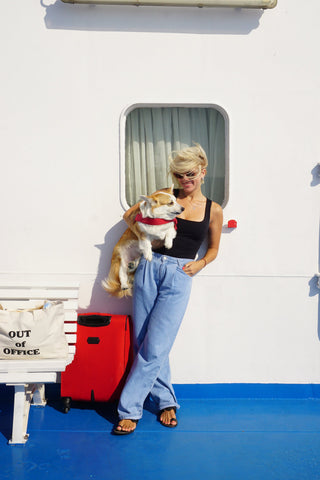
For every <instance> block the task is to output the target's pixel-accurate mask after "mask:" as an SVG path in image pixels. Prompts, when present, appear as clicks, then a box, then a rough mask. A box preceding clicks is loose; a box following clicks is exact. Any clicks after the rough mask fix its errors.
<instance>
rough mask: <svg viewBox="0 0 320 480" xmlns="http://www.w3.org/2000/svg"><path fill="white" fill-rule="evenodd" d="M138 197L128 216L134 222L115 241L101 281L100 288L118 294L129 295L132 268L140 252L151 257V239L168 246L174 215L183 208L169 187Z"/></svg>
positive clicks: (172, 235)
mask: <svg viewBox="0 0 320 480" xmlns="http://www.w3.org/2000/svg"><path fill="white" fill-rule="evenodd" d="M140 198H141V200H142V201H141V202H140V203H139V204H137V208H136V209H134V210H133V212H132V213H131V214H130V218H129V220H133V222H134V223H133V225H132V227H131V228H127V230H126V231H125V232H124V234H123V235H122V237H121V238H120V240H119V241H118V243H117V244H116V245H115V247H114V249H113V253H112V258H111V268H110V271H109V275H108V277H107V278H106V279H105V280H104V281H103V282H102V287H103V289H104V290H106V291H107V292H108V293H109V294H110V295H113V296H115V297H118V298H122V297H126V296H131V295H132V285H133V277H134V272H135V270H136V268H137V266H138V264H139V261H140V257H141V255H143V256H144V257H145V258H146V260H148V261H151V260H152V243H151V242H152V241H153V240H161V241H163V242H164V246H165V247H166V248H167V249H170V248H172V242H173V240H174V238H175V237H176V234H177V232H176V223H177V220H176V216H177V215H179V214H180V213H182V212H183V210H184V208H183V207H182V206H181V205H179V203H178V202H177V200H176V197H175V196H174V195H173V187H171V188H165V189H163V190H161V191H158V192H156V193H154V194H153V195H149V196H144V195H141V197H140Z"/></svg>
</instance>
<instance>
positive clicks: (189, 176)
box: [173, 172, 200, 180]
mask: <svg viewBox="0 0 320 480" xmlns="http://www.w3.org/2000/svg"><path fill="white" fill-rule="evenodd" d="M173 175H174V176H175V177H176V178H178V179H179V180H181V179H182V178H183V177H187V178H196V177H198V176H199V175H200V173H197V172H187V173H176V172H174V173H173Z"/></svg>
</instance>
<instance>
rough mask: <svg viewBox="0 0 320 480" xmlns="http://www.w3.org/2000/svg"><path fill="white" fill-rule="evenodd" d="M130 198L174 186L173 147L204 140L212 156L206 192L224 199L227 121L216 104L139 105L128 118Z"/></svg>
mask: <svg viewBox="0 0 320 480" xmlns="http://www.w3.org/2000/svg"><path fill="white" fill-rule="evenodd" d="M125 140H126V148H125V150H126V167H125V168H126V199H127V202H128V204H129V205H133V204H135V203H136V202H137V201H138V200H139V196H140V195H141V194H143V195H148V194H150V193H152V192H154V191H155V190H158V189H160V188H164V187H167V186H170V185H171V183H172V180H171V177H170V176H168V167H169V161H168V157H169V155H170V153H171V152H172V151H173V150H180V149H182V148H185V147H188V146H192V145H193V143H195V142H196V143H200V145H201V146H202V147H203V148H204V150H205V151H206V153H207V156H208V162H209V165H208V169H207V175H206V178H205V184H204V185H203V187H202V191H203V193H204V195H206V196H207V197H209V198H211V199H212V200H214V201H216V202H218V203H219V204H222V203H223V200H224V196H225V191H224V190H225V167H226V165H225V163H226V159H225V122H224V118H223V116H222V115H221V113H220V112H219V111H218V110H216V109H214V108H194V107H163V108H162V107H154V108H137V109H135V110H133V111H132V112H131V113H130V114H129V115H128V117H127V120H126V136H125Z"/></svg>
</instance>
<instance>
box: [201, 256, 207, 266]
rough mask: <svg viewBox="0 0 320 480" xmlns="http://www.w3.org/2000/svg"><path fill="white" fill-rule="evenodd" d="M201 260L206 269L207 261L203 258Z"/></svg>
mask: <svg viewBox="0 0 320 480" xmlns="http://www.w3.org/2000/svg"><path fill="white" fill-rule="evenodd" d="M201 260H203V261H204V267H206V266H207V260H206V259H205V258H201ZM204 267H203V268H204Z"/></svg>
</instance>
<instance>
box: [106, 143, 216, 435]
mask: <svg viewBox="0 0 320 480" xmlns="http://www.w3.org/2000/svg"><path fill="white" fill-rule="evenodd" d="M207 165H208V161H207V157H206V154H205V152H204V150H203V149H202V148H201V146H200V145H198V144H196V145H195V146H193V147H189V148H186V149H183V150H181V151H180V152H178V153H176V154H175V155H174V157H173V158H172V157H171V159H170V173H171V175H172V176H173V177H175V179H176V180H177V182H178V183H179V189H177V190H175V196H176V198H177V201H178V203H179V204H180V205H182V206H183V207H184V211H183V212H182V213H181V214H180V215H179V216H178V226H177V236H176V238H175V240H174V242H173V246H172V248H171V249H170V250H167V249H166V248H165V247H160V248H156V246H155V245H154V246H153V258H152V261H151V262H148V261H147V260H145V258H144V257H142V258H141V260H140V263H139V266H138V268H137V270H136V273H135V280H134V291H133V336H134V348H135V352H136V357H135V360H134V363H133V366H132V369H131V371H130V374H129V376H128V378H127V381H126V384H125V386H124V389H123V391H122V393H121V397H120V401H119V405H118V414H119V419H120V420H119V423H118V425H117V426H116V427H115V428H114V430H113V432H114V434H116V435H127V434H129V433H132V432H133V431H134V430H135V428H136V425H137V423H138V420H139V419H140V418H141V417H142V412H143V404H144V401H145V399H146V398H147V397H148V395H150V396H151V398H152V401H153V402H154V403H155V404H156V405H157V408H158V411H159V421H160V423H161V424H162V425H163V426H165V427H170V428H173V427H176V426H177V425H178V422H177V419H176V415H175V413H176V410H177V409H178V408H179V405H178V403H177V399H176V396H175V393H174V390H173V388H172V385H171V380H170V367H169V353H170V350H171V348H172V345H173V342H174V340H175V337H176V335H177V333H178V330H179V327H180V324H181V321H182V318H183V316H184V313H185V310H186V308H187V304H188V300H189V296H190V291H191V281H192V277H193V276H194V275H195V274H196V273H198V272H199V271H200V270H202V269H203V268H204V267H205V266H206V265H207V264H208V263H210V262H212V261H213V260H214V259H215V258H216V256H217V254H218V248H219V243H220V236H221V230H222V220H223V215H222V209H221V207H220V206H219V205H218V204H216V203H214V202H212V201H211V200H209V199H207V198H206V197H205V196H204V195H203V194H202V191H201V184H202V183H203V182H204V177H205V175H206V167H207ZM134 208H135V207H132V208H131V209H129V210H128V211H127V212H126V213H125V214H124V217H123V218H124V220H126V221H127V222H128V225H129V227H130V220H129V218H130V213H131V211H132V209H134ZM206 236H208V249H207V251H206V254H205V255H204V257H203V258H200V259H199V260H195V257H196V255H197V252H198V250H199V248H200V245H201V243H202V241H203V240H204V239H205V237H206ZM158 247H159V245H158Z"/></svg>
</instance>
